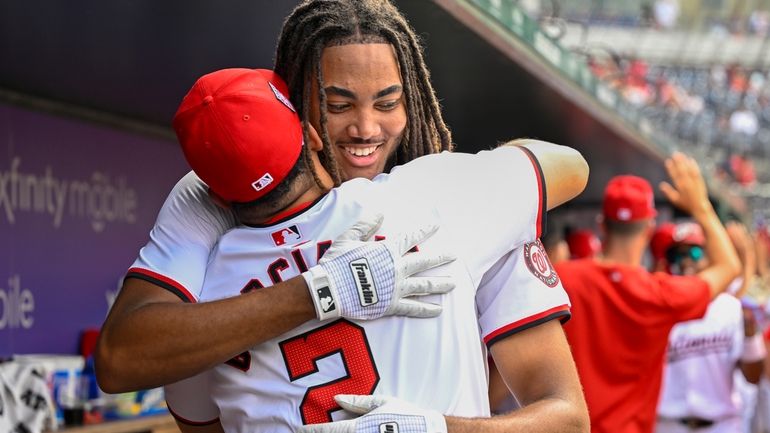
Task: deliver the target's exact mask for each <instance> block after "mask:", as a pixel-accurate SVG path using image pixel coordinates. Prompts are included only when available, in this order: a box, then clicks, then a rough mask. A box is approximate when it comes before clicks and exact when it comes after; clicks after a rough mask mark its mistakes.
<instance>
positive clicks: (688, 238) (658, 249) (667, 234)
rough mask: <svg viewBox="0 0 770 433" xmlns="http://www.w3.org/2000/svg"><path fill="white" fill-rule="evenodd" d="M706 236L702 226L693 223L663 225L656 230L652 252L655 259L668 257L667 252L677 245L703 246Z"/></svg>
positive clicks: (653, 236) (652, 240)
mask: <svg viewBox="0 0 770 433" xmlns="http://www.w3.org/2000/svg"><path fill="white" fill-rule="evenodd" d="M705 243H706V236H705V235H704V234H703V229H702V228H701V226H700V225H698V224H696V223H693V222H681V223H678V224H674V223H663V224H661V225H659V226H658V228H657V229H655V233H654V234H653V235H652V239H651V240H650V252H651V253H652V256H653V257H654V258H655V259H663V258H665V257H666V251H667V250H668V249H669V248H671V247H672V246H673V245H675V244H684V245H697V246H701V247H702V246H703V245H705Z"/></svg>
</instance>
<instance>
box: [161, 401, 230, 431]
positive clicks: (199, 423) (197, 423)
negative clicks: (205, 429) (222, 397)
mask: <svg viewBox="0 0 770 433" xmlns="http://www.w3.org/2000/svg"><path fill="white" fill-rule="evenodd" d="M166 406H168V402H166ZM168 412H169V413H170V414H171V416H173V417H174V419H175V420H177V421H179V422H181V423H182V424H187V425H190V426H198V427H200V426H205V425H211V424H214V423H217V422H219V417H216V418H214V419H212V420H211V421H190V420H189V419H186V418H184V417H181V416H179V414H177V413H176V412H174V411H173V410H171V407H170V406H168Z"/></svg>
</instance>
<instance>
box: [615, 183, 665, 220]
mask: <svg viewBox="0 0 770 433" xmlns="http://www.w3.org/2000/svg"><path fill="white" fill-rule="evenodd" d="M603 213H604V218H605V219H607V220H610V221H622V222H631V221H639V220H643V219H649V218H654V217H655V215H657V212H656V211H655V199H654V196H653V193H652V187H651V186H650V183H649V182H647V181H646V180H644V179H642V178H641V177H638V176H631V175H622V176H615V177H613V178H612V179H610V181H609V183H607V187H606V188H605V190H604V204H603Z"/></svg>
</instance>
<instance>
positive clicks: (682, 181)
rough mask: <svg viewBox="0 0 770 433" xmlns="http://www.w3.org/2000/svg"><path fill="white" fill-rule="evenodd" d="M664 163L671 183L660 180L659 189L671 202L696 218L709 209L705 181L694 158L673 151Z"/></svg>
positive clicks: (709, 204)
mask: <svg viewBox="0 0 770 433" xmlns="http://www.w3.org/2000/svg"><path fill="white" fill-rule="evenodd" d="M665 165H666V171H667V172H668V175H669V177H670V178H671V183H668V182H661V183H660V190H661V192H663V194H664V195H665V196H666V198H667V199H668V200H669V201H670V202H671V204H673V205H674V206H676V207H678V208H679V209H681V210H683V211H685V212H687V213H689V214H691V215H692V216H693V217H695V218H696V219H697V217H698V216H699V215H701V214H702V213H703V212H707V211H708V210H709V209H711V203H710V202H709V199H708V190H707V189H706V182H705V180H704V179H703V175H702V174H701V172H700V168H699V167H698V163H697V162H695V160H694V159H692V158H690V157H689V156H687V155H685V154H683V153H680V152H674V154H673V155H672V156H671V158H669V159H667V160H666V163H665Z"/></svg>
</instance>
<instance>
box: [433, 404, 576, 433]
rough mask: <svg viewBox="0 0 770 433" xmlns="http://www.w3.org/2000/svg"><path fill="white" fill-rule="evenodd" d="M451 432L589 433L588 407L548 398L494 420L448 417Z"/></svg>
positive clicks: (448, 426)
mask: <svg viewBox="0 0 770 433" xmlns="http://www.w3.org/2000/svg"><path fill="white" fill-rule="evenodd" d="M446 421H447V432H448V433H487V432H489V433H499V432H506V433H508V432H511V433H517V432H522V433H554V432H559V433H588V432H589V431H590V421H589V419H588V413H587V412H586V410H585V406H584V405H582V404H581V403H579V402H574V401H570V400H568V399H561V398H548V399H543V400H540V401H538V402H537V403H534V404H531V405H529V406H527V407H524V408H521V409H518V410H515V411H513V412H510V413H508V414H505V415H498V416H494V417H492V418H457V417H447V418H446Z"/></svg>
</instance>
